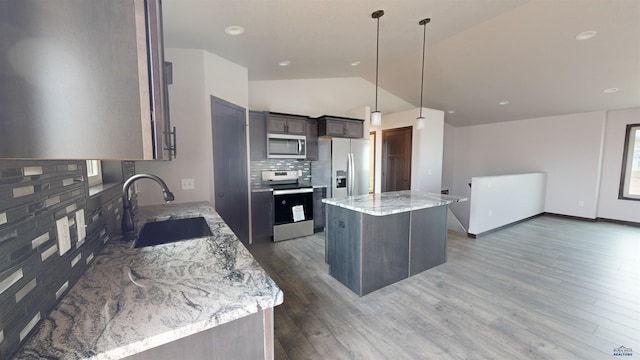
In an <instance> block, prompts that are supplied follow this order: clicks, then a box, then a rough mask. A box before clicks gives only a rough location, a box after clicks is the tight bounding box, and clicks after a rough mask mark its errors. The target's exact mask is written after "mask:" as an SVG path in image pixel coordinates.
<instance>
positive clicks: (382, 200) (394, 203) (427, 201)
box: [322, 190, 468, 216]
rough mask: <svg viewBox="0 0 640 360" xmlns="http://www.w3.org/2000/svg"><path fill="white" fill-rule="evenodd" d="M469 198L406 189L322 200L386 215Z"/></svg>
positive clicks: (347, 207) (365, 211) (368, 212)
mask: <svg viewBox="0 0 640 360" xmlns="http://www.w3.org/2000/svg"><path fill="white" fill-rule="evenodd" d="M467 200H468V199H467V198H465V197H461V196H453V195H441V194H434V193H427V192H417V191H409V190H405V191H392V192H384V193H380V194H367V195H358V196H351V197H347V198H345V199H335V198H331V199H322V202H323V203H325V204H329V205H335V206H339V207H342V208H345V209H349V210H354V211H358V212H361V213H365V214H369V215H374V216H385V215H391V214H398V213H403V212H408V211H415V210H420V209H427V208H432V207H436V206H442V205H449V204H452V203H455V202H461V201H467Z"/></svg>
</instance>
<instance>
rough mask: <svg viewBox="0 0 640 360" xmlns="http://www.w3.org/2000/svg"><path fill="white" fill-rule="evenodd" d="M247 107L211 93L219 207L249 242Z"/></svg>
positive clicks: (241, 236)
mask: <svg viewBox="0 0 640 360" xmlns="http://www.w3.org/2000/svg"><path fill="white" fill-rule="evenodd" d="M245 119H246V110H245V109H244V108H242V107H240V106H237V105H234V104H232V103H229V102H227V101H224V100H222V99H218V98H216V97H213V96H212V97H211V125H212V126H211V127H212V132H213V134H212V135H213V175H214V176H213V182H214V186H215V192H216V193H215V199H216V200H215V209H216V212H217V213H218V214H220V216H221V217H222V219H223V220H224V221H225V222H226V223H227V225H229V227H230V228H231V230H233V232H234V233H235V234H236V236H237V237H238V238H239V239H240V240H241V241H242V242H243V243H244V244H248V243H249V190H248V187H249V186H248V184H249V180H248V176H247V141H246V134H245V131H246V126H245V122H246V121H245Z"/></svg>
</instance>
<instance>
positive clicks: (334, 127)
mask: <svg viewBox="0 0 640 360" xmlns="http://www.w3.org/2000/svg"><path fill="white" fill-rule="evenodd" d="M318 136H331V137H343V138H354V139H361V138H362V137H363V136H364V121H363V120H359V119H351V118H343V117H337V116H327V115H325V116H321V117H319V118H318Z"/></svg>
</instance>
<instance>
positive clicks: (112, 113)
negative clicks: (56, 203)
mask: <svg viewBox="0 0 640 360" xmlns="http://www.w3.org/2000/svg"><path fill="white" fill-rule="evenodd" d="M5 3H6V2H3V3H2V4H3V5H2V6H0V7H2V8H3V9H2V11H0V24H3V25H4V26H5V28H3V30H2V36H0V37H2V39H1V40H0V43H2V45H0V47H2V48H3V49H14V50H15V51H13V52H12V55H13V57H12V60H13V61H8V60H7V59H3V61H0V74H2V75H3V76H1V77H0V94H2V96H0V109H2V119H3V121H2V122H3V128H2V131H0V158H48V159H153V156H154V150H153V135H154V134H153V132H152V130H151V108H150V104H151V103H153V104H154V106H156V107H157V109H156V110H155V111H154V113H156V112H157V113H156V115H159V113H161V112H162V110H163V103H162V101H161V98H162V95H163V90H162V88H161V87H159V86H156V84H154V83H151V84H150V81H151V80H152V79H150V76H149V71H155V72H157V73H154V75H153V76H152V77H151V78H153V79H156V78H159V79H161V78H162V65H163V59H162V53H154V51H153V49H155V50H156V51H158V50H160V49H159V47H160V42H161V39H160V38H159V37H158V35H159V34H158V33H155V34H153V32H154V31H156V32H157V31H158V29H159V23H157V22H156V21H155V20H157V19H156V18H155V17H154V16H155V15H159V13H158V12H157V10H159V9H153V8H152V6H151V5H153V4H155V2H148V6H147V8H145V2H144V1H140V0H136V1H112V0H92V1H75V0H56V1H35V0H32V1H27V0H25V1H13V2H10V4H11V5H6V6H5ZM150 6H151V7H150ZM149 10H154V11H153V12H154V14H155V15H154V14H151V13H150V12H149ZM145 15H148V16H147V17H148V18H149V20H150V21H149V23H148V24H147V23H145ZM27 40H28V41H27ZM110 44H113V46H111V45H110ZM139 44H143V45H140V46H141V48H140V47H139ZM147 44H148V45H149V46H152V47H153V49H151V50H150V49H147V48H146V46H147ZM14 46H15V48H14ZM148 51H149V55H151V57H152V59H151V60H150V61H148V60H149V59H148V54H147V52H148ZM4 55H5V54H4V53H3V58H4ZM149 64H150V65H151V68H149ZM40 75H43V76H40ZM154 96H158V98H156V99H154V98H153V97H154ZM156 100H158V101H156ZM156 122H158V123H163V120H162V119H161V116H158V118H157V119H156ZM156 133H157V134H156V135H157V136H158V139H157V140H156V143H158V144H165V141H164V140H162V137H164V134H162V131H156Z"/></svg>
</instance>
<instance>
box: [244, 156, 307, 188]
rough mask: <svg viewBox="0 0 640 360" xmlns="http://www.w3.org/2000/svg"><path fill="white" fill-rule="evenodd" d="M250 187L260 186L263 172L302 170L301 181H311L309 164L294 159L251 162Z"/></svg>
mask: <svg viewBox="0 0 640 360" xmlns="http://www.w3.org/2000/svg"><path fill="white" fill-rule="evenodd" d="M250 169H251V174H250V181H251V187H257V186H260V183H261V181H262V171H265V170H302V176H301V177H300V180H301V181H311V162H310V161H303V160H295V159H267V160H258V161H251V165H250Z"/></svg>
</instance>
